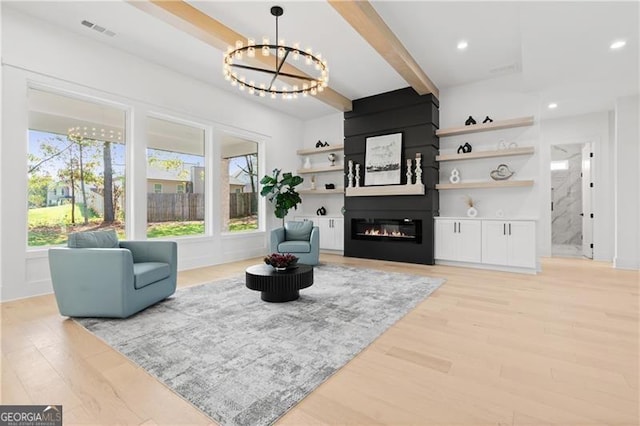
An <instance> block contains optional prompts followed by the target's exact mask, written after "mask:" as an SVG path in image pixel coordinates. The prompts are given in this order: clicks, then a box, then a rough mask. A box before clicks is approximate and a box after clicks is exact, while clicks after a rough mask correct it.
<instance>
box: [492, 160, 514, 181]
mask: <svg viewBox="0 0 640 426" xmlns="http://www.w3.org/2000/svg"><path fill="white" fill-rule="evenodd" d="M514 173H515V172H514V171H512V170H511V169H509V166H507V165H506V164H500V165H499V166H498V167H496V169H495V170H491V173H489V176H491V179H493V180H507V179H509V178H510V177H511V176H513V174H514Z"/></svg>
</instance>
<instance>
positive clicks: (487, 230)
mask: <svg viewBox="0 0 640 426" xmlns="http://www.w3.org/2000/svg"><path fill="white" fill-rule="evenodd" d="M482 263H486V264H490V265H505V266H514V267H519V268H535V266H536V227H535V223H534V222H532V221H510V220H505V221H502V220H500V221H497V220H484V221H482Z"/></svg>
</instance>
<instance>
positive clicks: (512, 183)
mask: <svg viewBox="0 0 640 426" xmlns="http://www.w3.org/2000/svg"><path fill="white" fill-rule="evenodd" d="M518 186H533V180H502V181H495V182H493V181H492V182H463V183H439V184H436V189H473V188H509V187H518Z"/></svg>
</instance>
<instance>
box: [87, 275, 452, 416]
mask: <svg viewBox="0 0 640 426" xmlns="http://www.w3.org/2000/svg"><path fill="white" fill-rule="evenodd" d="M443 282H444V280H443V279H434V278H428V277H422V276H417V275H408V274H398V273H389V272H381V271H377V270H371V269H360V268H350V267H344V266H338V265H321V266H318V267H316V268H315V270H314V285H313V286H311V287H309V288H307V289H304V290H301V291H300V299H298V300H296V301H293V302H288V303H267V302H263V301H262V300H261V299H260V293H259V292H256V291H251V290H249V289H247V288H246V287H245V284H244V275H242V276H239V277H236V278H230V279H225V280H221V281H216V282H213V283H210V284H204V285H199V286H195V287H187V288H183V289H179V290H178V291H177V293H176V294H175V295H174V296H173V297H172V298H170V299H167V300H166V301H164V302H161V303H159V304H157V305H155V306H153V307H151V308H149V309H147V310H145V311H143V312H141V313H139V314H137V315H135V316H133V317H131V318H128V319H126V320H109V319H93V318H84V319H77V320H76V321H77V322H78V323H79V324H81V325H82V326H84V327H85V328H86V329H88V330H89V331H91V332H92V333H94V334H96V335H97V336H98V337H100V338H102V339H103V340H104V341H105V342H107V343H108V344H109V345H111V346H112V347H114V348H115V349H117V350H118V351H120V352H121V353H122V354H124V355H125V356H127V357H128V358H129V359H131V360H132V361H133V362H135V363H136V364H138V365H140V366H141V367H142V368H144V369H145V370H147V371H148V372H149V373H150V374H152V375H153V376H155V377H157V378H158V379H159V380H160V381H162V382H164V383H165V384H166V385H167V386H169V387H170V388H171V389H173V390H174V391H175V392H177V393H178V394H180V395H181V396H182V397H183V398H185V399H186V400H188V401H190V402H191V403H192V404H194V405H195V406H197V407H198V408H200V409H201V410H202V411H204V412H205V413H207V414H208V415H209V416H210V417H211V418H212V419H214V420H216V421H217V422H219V423H220V424H223V425H265V424H271V423H273V422H274V421H276V420H277V419H278V418H279V417H280V416H282V415H283V414H284V413H286V412H287V411H288V410H289V409H290V408H291V407H293V406H294V405H295V404H297V403H298V402H299V401H300V400H302V398H304V397H305V396H306V395H308V394H309V393H310V392H311V391H313V389H315V388H316V387H317V386H318V385H320V384H321V383H322V382H324V381H325V380H327V379H328V378H329V377H330V376H331V375H332V374H334V373H335V372H336V371H337V370H338V369H340V368H341V367H342V366H344V365H345V364H346V363H347V362H349V360H351V359H352V358H353V357H354V356H355V355H357V354H358V353H359V352H360V351H362V350H363V349H364V348H366V347H367V346H368V345H369V344H371V342H372V341H373V340H375V339H376V338H377V337H378V336H380V334H382V333H383V332H384V331H385V330H387V329H388V328H389V327H390V326H391V325H393V324H394V323H395V322H396V321H398V320H399V319H400V318H402V317H403V316H404V315H405V314H407V313H408V312H409V311H410V310H411V309H412V308H413V307H414V306H416V305H417V304H418V303H419V302H421V301H422V300H423V299H424V298H425V297H427V296H428V295H429V294H431V293H432V292H433V291H434V290H436V289H437V288H438V287H439V286H440V285H441V284H442V283H443Z"/></svg>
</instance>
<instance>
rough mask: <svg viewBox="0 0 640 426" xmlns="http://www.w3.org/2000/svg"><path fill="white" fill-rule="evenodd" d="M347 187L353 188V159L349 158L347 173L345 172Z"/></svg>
mask: <svg viewBox="0 0 640 426" xmlns="http://www.w3.org/2000/svg"><path fill="white" fill-rule="evenodd" d="M347 188H353V160H349V173H348V174H347Z"/></svg>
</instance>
